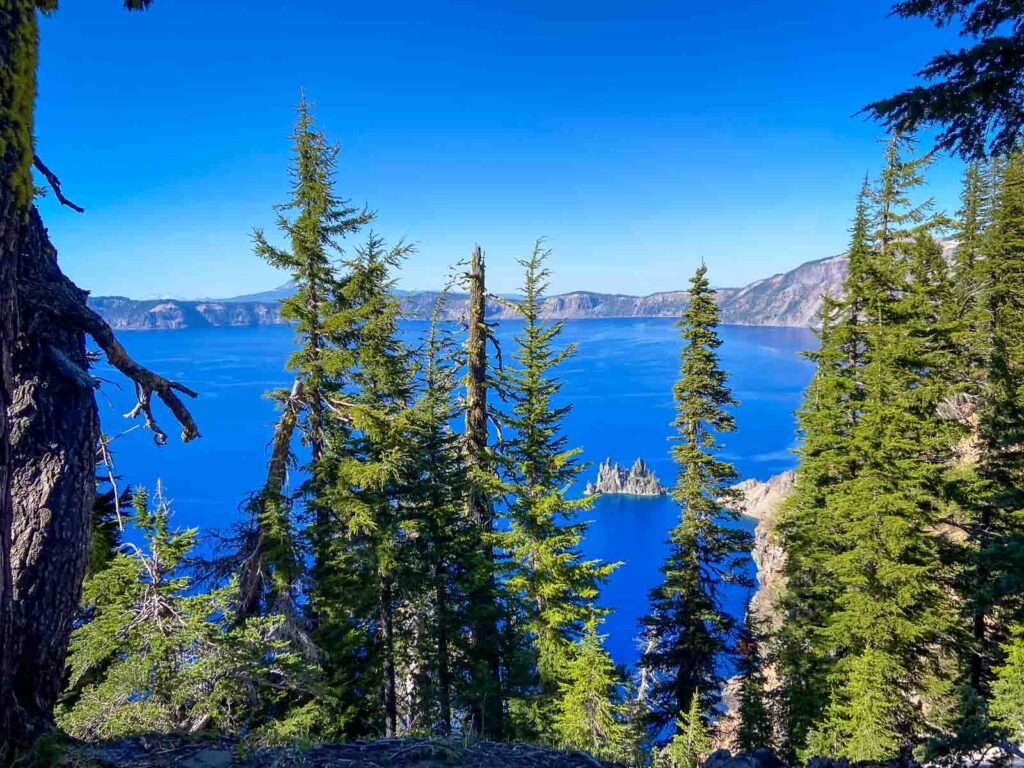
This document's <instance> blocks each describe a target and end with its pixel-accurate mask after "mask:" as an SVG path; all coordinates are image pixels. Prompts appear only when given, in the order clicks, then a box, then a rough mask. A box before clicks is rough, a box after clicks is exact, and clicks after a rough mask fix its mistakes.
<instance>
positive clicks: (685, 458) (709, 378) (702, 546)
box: [640, 266, 753, 730]
mask: <svg viewBox="0 0 1024 768" xmlns="http://www.w3.org/2000/svg"><path fill="white" fill-rule="evenodd" d="M690 284H691V289H690V296H689V306H688V307H687V309H686V311H685V313H684V314H683V319H682V320H681V321H680V323H679V327H680V329H681V330H682V335H683V340H684V346H683V351H682V356H681V366H680V374H681V377H680V379H679V381H678V382H677V383H676V385H675V388H674V397H675V402H676V414H677V415H676V419H675V421H674V422H673V426H674V427H675V429H676V432H677V435H676V436H675V437H674V438H673V440H674V441H675V443H676V445H675V446H674V447H673V449H672V457H673V459H674V460H675V462H676V464H677V466H678V467H679V474H678V477H677V480H676V485H675V487H674V489H673V491H672V497H673V499H674V500H675V501H676V503H678V504H679V506H680V509H681V514H682V520H681V522H680V523H679V525H677V526H676V527H675V528H673V529H672V531H671V533H670V536H669V547H670V553H669V556H668V559H667V560H666V562H665V564H664V565H663V566H662V568H661V572H662V576H663V581H662V583H661V585H659V586H658V587H656V588H655V589H654V590H652V592H651V610H650V613H649V614H648V616H647V617H645V618H644V619H643V623H644V628H645V636H646V637H647V638H648V639H649V644H648V647H647V649H646V650H645V652H644V654H643V656H642V658H641V660H640V665H641V666H642V667H643V668H644V669H645V670H647V671H648V672H649V674H650V676H651V679H652V686H651V692H650V699H651V702H652V712H651V721H652V723H653V724H654V726H655V728H656V730H661V729H662V728H663V727H664V726H666V725H668V724H669V723H671V722H673V721H674V720H675V719H676V717H677V716H678V715H679V713H681V712H683V711H684V710H685V709H686V708H687V707H689V706H691V705H692V701H693V700H694V696H695V695H696V692H698V691H699V692H700V702H699V704H700V711H701V712H702V713H704V712H716V711H717V710H718V705H719V700H720V693H719V691H720V689H721V683H722V678H721V674H720V666H719V663H720V661H721V660H722V657H723V656H724V655H725V654H727V653H730V652H731V651H732V649H733V639H734V635H735V632H736V619H735V618H734V617H733V616H731V615H730V614H729V613H728V611H726V609H725V607H724V605H723V590H724V589H726V588H728V587H730V586H747V587H750V586H753V583H752V580H751V578H750V575H749V573H748V570H747V562H746V557H747V554H748V553H749V552H750V547H751V536H750V534H749V533H747V532H746V531H743V530H741V529H739V528H738V527H737V526H736V525H735V522H736V521H737V519H738V518H739V514H740V513H739V511H738V510H739V506H740V500H739V498H738V496H737V493H736V491H735V490H733V489H732V487H731V486H732V485H733V484H734V481H735V480H736V478H737V473H736V470H735V469H734V468H733V467H732V465H731V464H729V463H727V462H725V461H722V460H720V459H719V458H718V457H717V456H716V453H717V451H718V450H719V448H720V446H719V443H718V435H720V434H722V433H726V432H731V431H733V430H734V429H735V421H734V419H733V416H732V414H731V413H730V412H729V410H728V409H729V407H731V406H733V405H735V401H734V400H733V399H732V396H731V394H730V392H729V389H728V386H727V383H726V379H727V377H726V373H725V372H724V371H722V370H721V369H720V368H719V365H718V353H717V350H718V348H719V347H720V346H721V343H722V342H721V339H720V338H719V337H718V332H717V328H718V308H717V306H716V304H715V300H714V291H712V290H711V287H710V285H709V283H708V279H707V269H706V267H704V266H701V267H700V268H699V269H698V270H697V273H696V274H695V275H694V277H693V278H692V279H691V280H690Z"/></svg>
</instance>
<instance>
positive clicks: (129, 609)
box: [57, 486, 314, 739]
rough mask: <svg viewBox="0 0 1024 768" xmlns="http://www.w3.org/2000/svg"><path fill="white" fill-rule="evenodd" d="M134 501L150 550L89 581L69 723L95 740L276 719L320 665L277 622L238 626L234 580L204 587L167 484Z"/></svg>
mask: <svg viewBox="0 0 1024 768" xmlns="http://www.w3.org/2000/svg"><path fill="white" fill-rule="evenodd" d="M134 505H135V514H134V516H133V524H134V526H135V527H136V528H137V529H138V531H139V533H140V534H141V536H142V538H143V541H144V548H140V547H135V546H132V547H131V554H127V553H119V554H117V555H116V556H115V557H114V558H113V559H112V560H111V561H110V563H109V565H108V566H107V567H106V568H104V569H103V570H101V571H99V572H98V573H96V574H94V575H93V576H92V577H91V578H90V579H89V580H88V581H87V582H86V585H85V589H84V594H83V601H84V603H85V605H86V606H87V608H88V618H87V620H86V621H84V622H83V623H82V624H81V625H80V626H79V627H78V628H77V629H76V630H75V631H74V633H73V634H72V640H71V652H70V656H69V661H68V668H69V683H68V690H67V692H66V693H65V695H64V699H63V701H62V703H61V705H60V707H59V709H58V712H57V721H58V724H59V725H60V726H61V727H62V728H63V729H65V730H66V731H67V732H68V733H69V734H71V735H73V736H76V737H77V738H84V739H110V738H119V737H124V736H130V735H133V734H137V733H151V732H154V731H157V732H159V731H165V732H170V731H179V730H187V731H195V730H207V729H208V730H217V731H222V732H229V733H237V732H239V731H240V730H242V729H243V728H252V727H258V726H260V725H262V724H263V723H264V722H266V720H267V719H268V718H272V717H273V715H274V714H275V705H276V704H278V703H279V702H280V701H281V700H282V699H283V698H284V697H285V696H286V695H287V693H288V692H290V691H299V690H304V691H307V692H311V691H312V690H313V688H312V681H313V680H314V672H313V670H311V669H309V668H308V667H307V665H306V664H305V663H304V662H303V661H302V660H301V659H299V658H298V657H296V656H295V655H294V654H292V653H290V652H289V651H288V650H287V649H286V644H285V643H284V642H283V641H282V640H281V639H279V638H278V636H277V630H278V628H279V623H278V622H275V621H273V620H262V619H261V620H255V621H252V622H249V623H247V624H246V625H245V626H244V627H236V626H233V623H232V608H231V603H232V597H233V588H232V587H231V586H229V587H226V588H223V589H218V590H214V591H213V592H210V593H206V594H203V593H200V594H193V592H192V589H191V585H190V582H189V579H188V577H187V576H186V575H185V573H184V561H185V559H186V557H187V556H188V555H189V554H190V553H191V552H192V550H193V549H194V547H195V544H196V532H195V530H186V531H175V530H172V529H171V527H170V508H169V505H168V503H167V502H166V500H165V499H164V498H163V496H162V494H161V493H160V489H159V486H158V488H157V495H156V498H155V501H154V503H151V502H150V499H149V497H148V494H147V493H146V491H145V490H144V489H137V490H136V492H135V497H134Z"/></svg>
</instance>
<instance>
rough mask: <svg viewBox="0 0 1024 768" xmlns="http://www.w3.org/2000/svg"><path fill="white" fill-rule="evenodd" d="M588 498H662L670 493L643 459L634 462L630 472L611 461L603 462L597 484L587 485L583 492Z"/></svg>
mask: <svg viewBox="0 0 1024 768" xmlns="http://www.w3.org/2000/svg"><path fill="white" fill-rule="evenodd" d="M583 493H584V495H586V496H598V495H600V494H605V493H611V494H623V495H627V496H661V495H663V494H666V493H668V489H667V488H665V486H663V485H662V484H661V483H660V482H658V478H657V477H656V476H655V475H654V472H653V471H651V468H650V466H648V464H647V462H646V461H644V460H643V459H637V460H636V461H635V462H633V466H632V468H630V469H629V470H628V471H627V470H626V468H625V467H620V466H619V465H618V464H612V460H611V459H606V460H605V461H603V462H601V466H600V467H598V470H597V482H595V483H587V487H586V489H585V490H584V491H583Z"/></svg>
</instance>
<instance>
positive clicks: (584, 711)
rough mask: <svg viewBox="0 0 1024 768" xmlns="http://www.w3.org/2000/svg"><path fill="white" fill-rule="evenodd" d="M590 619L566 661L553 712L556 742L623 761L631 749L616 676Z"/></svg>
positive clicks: (629, 754) (573, 748)
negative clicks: (570, 656)
mask: <svg viewBox="0 0 1024 768" xmlns="http://www.w3.org/2000/svg"><path fill="white" fill-rule="evenodd" d="M603 642H604V638H603V637H601V636H600V635H598V633H597V626H596V622H594V621H591V622H590V623H589V624H588V625H587V628H586V631H585V633H584V635H583V637H582V638H581V639H580V640H579V642H578V643H577V645H576V648H575V650H574V652H573V655H572V659H571V660H570V661H569V663H568V665H567V668H566V673H565V681H564V682H563V683H562V684H561V685H562V693H561V699H560V701H559V702H558V708H557V712H556V714H555V733H556V738H557V743H558V744H559V745H560V746H561V747H562V748H564V749H572V750H579V751H582V752H587V753H588V754H591V755H593V756H594V757H596V758H598V759H599V760H608V761H623V762H624V761H626V760H628V759H630V757H631V756H632V754H633V752H634V750H633V749H632V748H631V746H632V745H631V744H630V732H629V729H628V727H627V725H626V723H625V722H624V718H623V714H624V713H623V712H622V708H621V705H620V704H619V703H618V702H617V701H616V699H617V698H618V690H617V689H618V686H619V679H618V675H617V673H616V670H615V665H614V664H613V663H612V660H611V658H610V657H609V656H608V652H607V651H605V649H604V647H603Z"/></svg>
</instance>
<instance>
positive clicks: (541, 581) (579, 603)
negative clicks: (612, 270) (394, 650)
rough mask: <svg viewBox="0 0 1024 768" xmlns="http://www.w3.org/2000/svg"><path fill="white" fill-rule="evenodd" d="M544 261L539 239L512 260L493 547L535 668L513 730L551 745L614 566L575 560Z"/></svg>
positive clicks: (579, 527) (572, 453) (576, 505)
mask: <svg viewBox="0 0 1024 768" xmlns="http://www.w3.org/2000/svg"><path fill="white" fill-rule="evenodd" d="M549 255H550V252H549V251H546V250H544V249H543V248H542V247H541V244H540V243H537V245H536V246H535V247H534V250H533V254H532V255H531V256H530V258H529V259H526V260H524V261H522V262H520V263H521V264H522V265H523V267H524V269H525V279H524V284H523V289H522V294H523V299H522V301H521V302H520V303H519V305H518V310H519V313H520V315H521V316H522V318H523V320H524V325H523V327H522V329H521V330H520V332H519V333H518V334H517V335H516V337H515V352H514V353H513V361H514V362H513V364H511V365H509V366H507V367H506V368H505V369H504V370H503V371H502V372H501V388H502V393H503V395H504V397H505V398H506V399H507V400H508V402H509V403H510V404H511V405H510V408H509V410H508V411H507V412H506V413H504V414H503V415H502V421H503V426H504V430H505V440H504V442H503V443H501V445H500V446H499V448H500V455H499V461H500V462H501V469H502V472H503V476H504V478H505V482H506V490H507V496H508V498H509V501H508V509H507V512H506V514H507V516H508V526H507V530H506V531H505V532H503V533H502V534H500V538H499V541H500V546H501V549H502V550H503V552H504V553H505V556H506V557H507V560H508V564H507V567H508V572H507V574H506V576H505V588H506V590H507V591H508V592H509V593H510V594H511V595H512V596H513V598H514V599H518V602H519V604H520V606H521V610H522V616H521V618H520V619H517V618H516V617H514V616H512V617H510V622H511V623H510V626H509V630H510V631H511V634H512V635H513V636H514V635H515V634H517V632H519V631H521V633H525V637H526V642H527V643H528V647H529V648H531V649H532V651H531V654H530V655H532V656H533V661H532V666H534V667H535V670H536V671H535V675H536V676H535V679H534V680H533V682H532V685H531V686H530V690H529V691H528V692H527V694H526V697H525V698H524V699H523V698H521V699H520V700H519V701H518V702H515V705H516V706H515V712H512V713H511V717H512V719H513V720H514V721H515V722H514V723H513V725H514V726H515V727H516V728H518V729H519V732H520V734H522V735H525V736H527V737H530V738H540V739H543V740H549V741H550V740H552V738H553V734H552V733H551V729H552V712H553V709H554V707H555V706H556V704H557V701H558V698H559V697H560V695H561V683H562V682H564V680H565V676H566V674H567V669H568V665H569V662H570V660H571V658H572V653H573V647H574V644H575V643H576V642H577V641H578V640H579V638H580V637H581V636H582V635H583V632H584V629H585V627H586V625H587V623H588V622H590V621H592V620H594V619H595V618H596V617H597V616H599V615H600V614H601V611H600V610H599V609H598V608H597V606H596V601H597V597H598V590H599V586H600V584H601V583H602V582H603V581H604V580H605V579H606V578H607V577H608V575H609V574H610V573H611V572H612V571H613V570H614V568H615V567H616V565H615V564H611V565H609V564H602V563H599V562H596V561H588V560H585V559H584V558H583V555H582V553H581V551H580V542H581V540H582V539H583V535H584V533H585V531H586V527H587V524H586V523H585V522H581V521H579V520H578V518H577V516H578V515H579V513H580V512H582V511H585V510H587V509H589V508H590V505H591V503H592V502H591V501H590V500H588V499H571V498H569V497H568V495H567V493H568V490H569V487H570V486H571V484H572V482H573V481H574V480H576V479H577V478H578V477H579V475H580V473H581V472H582V471H583V469H584V467H583V466H582V465H581V464H579V462H578V461H577V457H578V456H579V453H580V449H578V448H568V447H567V438H566V436H565V435H564V434H563V432H562V420H563V419H564V418H565V416H566V414H568V413H569V410H570V409H571V407H572V406H571V405H570V404H557V399H558V397H559V393H560V391H561V388H562V383H561V382H560V381H559V380H558V379H557V378H556V377H555V375H554V374H555V369H556V368H557V367H558V366H559V365H560V364H561V363H563V362H564V361H565V360H566V359H568V358H569V357H570V356H571V355H572V354H573V352H574V350H575V347H574V346H573V345H571V344H570V345H567V346H565V347H562V348H561V349H559V348H558V347H557V343H558V337H559V335H560V334H561V332H562V323H560V322H555V323H549V322H546V321H544V320H543V319H542V318H541V305H542V301H543V295H544V290H545V288H546V287H547V278H548V270H547V268H546V267H545V266H544V262H545V260H546V259H547V258H548V257H549ZM514 644H515V641H514V640H513V645H514ZM506 653H507V654H508V653H509V651H506ZM513 653H514V651H513Z"/></svg>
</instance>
